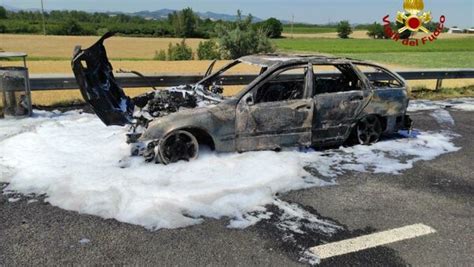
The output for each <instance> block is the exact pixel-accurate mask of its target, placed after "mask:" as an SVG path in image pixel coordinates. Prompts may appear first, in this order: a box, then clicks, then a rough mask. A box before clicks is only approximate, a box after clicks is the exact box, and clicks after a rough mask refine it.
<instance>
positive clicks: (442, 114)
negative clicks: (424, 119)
mask: <svg viewBox="0 0 474 267" xmlns="http://www.w3.org/2000/svg"><path fill="white" fill-rule="evenodd" d="M431 117H433V118H435V120H436V121H437V122H438V123H439V124H441V125H447V126H454V119H453V117H452V116H451V114H449V111H447V110H444V109H437V110H435V111H433V113H431Z"/></svg>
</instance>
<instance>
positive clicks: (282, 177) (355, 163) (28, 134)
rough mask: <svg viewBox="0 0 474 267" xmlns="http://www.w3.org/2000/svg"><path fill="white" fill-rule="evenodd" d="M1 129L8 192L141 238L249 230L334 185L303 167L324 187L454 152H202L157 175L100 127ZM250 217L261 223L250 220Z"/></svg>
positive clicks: (402, 143) (17, 125) (399, 144)
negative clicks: (304, 194)
mask: <svg viewBox="0 0 474 267" xmlns="http://www.w3.org/2000/svg"><path fill="white" fill-rule="evenodd" d="M0 128H1V129H2V133H3V134H4V135H3V136H4V139H3V140H0V173H1V177H0V182H7V183H9V186H8V187H7V188H5V191H6V192H11V191H15V192H19V193H23V194H30V193H35V194H47V198H46V200H45V201H47V202H49V203H51V204H52V205H54V206H58V207H60V208H63V209H67V210H73V211H77V212H80V213H86V214H92V215H96V216H100V217H103V218H114V219H117V220H119V221H122V222H126V223H132V224H137V225H142V226H144V227H147V228H149V229H159V228H177V227H184V226H188V225H193V224H197V223H200V222H202V221H203V217H210V218H222V217H229V218H233V220H231V226H233V227H245V226H248V225H252V224H254V223H256V222H257V221H259V220H261V219H264V218H265V217H266V216H267V217H268V214H267V215H265V214H264V213H262V212H264V210H265V209H264V206H265V205H267V204H272V203H274V201H275V194H276V193H281V192H287V191H291V190H298V189H303V188H309V187H314V186H325V185H331V184H334V183H333V182H325V181H323V180H321V179H318V178H316V177H314V176H312V175H310V174H309V173H308V172H306V171H305V170H304V169H303V167H305V166H307V165H310V166H311V167H312V168H313V169H315V170H317V172H318V173H319V174H320V176H321V177H322V176H326V177H332V178H335V177H337V175H340V174H343V173H344V172H347V171H352V170H357V171H373V172H388V173H400V171H402V170H405V169H408V168H411V167H412V166H413V163H414V162H416V161H419V160H430V159H433V158H435V157H437V156H439V155H441V154H444V153H447V152H452V151H457V150H458V148H457V147H455V146H454V145H453V144H452V143H451V139H452V138H453V137H452V136H451V135H449V134H447V133H422V134H421V135H420V136H419V137H418V138H416V139H399V140H391V141H384V142H380V143H378V144H376V145H373V146H371V147H366V146H356V147H350V148H343V149H339V150H329V151H325V152H309V153H303V152H298V151H296V150H289V151H284V152H280V153H276V152H250V153H244V154H237V153H231V154H217V153H212V152H205V153H203V154H202V155H201V156H200V158H199V159H198V160H196V161H193V162H189V163H187V162H180V163H177V164H171V165H168V166H163V165H155V164H149V163H145V162H144V160H143V159H142V158H128V155H129V147H128V145H126V144H125V135H124V134H125V129H123V128H120V127H105V126H104V125H103V124H102V122H100V120H99V119H97V118H96V117H95V115H90V114H80V113H79V112H68V113H65V114H61V115H59V114H53V113H43V114H42V115H41V116H37V117H36V118H31V119H24V120H19V121H5V120H0ZM121 160H122V163H120V161H121ZM124 160H125V161H126V162H127V164H123V161H124ZM123 167H125V168H123ZM326 180H327V179H326ZM280 208H281V207H280ZM255 211H257V213H258V214H260V217H257V218H255V217H254V218H252V216H248V214H251V213H252V212H255Z"/></svg>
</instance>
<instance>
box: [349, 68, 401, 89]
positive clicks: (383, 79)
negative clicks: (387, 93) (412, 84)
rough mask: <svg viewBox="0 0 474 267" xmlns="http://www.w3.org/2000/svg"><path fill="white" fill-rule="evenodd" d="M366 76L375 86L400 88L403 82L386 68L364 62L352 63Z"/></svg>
mask: <svg viewBox="0 0 474 267" xmlns="http://www.w3.org/2000/svg"><path fill="white" fill-rule="evenodd" d="M354 65H355V66H357V68H359V70H360V71H361V72H362V73H364V74H365V76H367V78H368V79H369V81H370V84H371V85H372V86H374V87H377V88H402V87H404V84H403V82H402V81H400V80H399V79H398V78H397V77H395V76H393V75H392V74H391V73H389V72H388V71H387V70H385V69H382V68H378V67H375V66H371V65H366V64H357V63H354Z"/></svg>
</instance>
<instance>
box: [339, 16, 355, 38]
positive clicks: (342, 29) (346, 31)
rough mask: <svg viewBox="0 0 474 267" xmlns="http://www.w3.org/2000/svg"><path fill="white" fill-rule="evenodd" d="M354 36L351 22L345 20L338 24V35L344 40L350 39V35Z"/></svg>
mask: <svg viewBox="0 0 474 267" xmlns="http://www.w3.org/2000/svg"><path fill="white" fill-rule="evenodd" d="M351 34H352V27H351V25H350V24H349V21H347V20H343V21H341V22H339V24H337V35H338V36H339V37H340V38H342V39H347V38H349V35H351Z"/></svg>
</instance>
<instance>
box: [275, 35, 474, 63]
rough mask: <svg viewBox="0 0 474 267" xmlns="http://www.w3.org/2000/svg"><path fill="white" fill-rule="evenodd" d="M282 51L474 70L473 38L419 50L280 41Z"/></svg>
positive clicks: (368, 42) (387, 43) (353, 42)
mask: <svg viewBox="0 0 474 267" xmlns="http://www.w3.org/2000/svg"><path fill="white" fill-rule="evenodd" d="M275 44H276V45H277V47H278V48H279V49H281V50H283V51H289V52H303V53H323V54H334V55H339V56H346V57H351V58H357V59H363V60H371V61H376V62H381V63H385V64H390V65H396V66H405V67H411V68H414V67H415V68H416V67H418V68H473V67H474V38H473V37H470V38H459V39H441V40H437V41H436V42H434V43H430V44H427V45H424V46H419V47H406V46H403V45H401V44H400V43H397V42H394V41H392V40H372V39H347V40H341V39H326V38H322V39H315V38H305V39H280V40H276V41H275Z"/></svg>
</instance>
